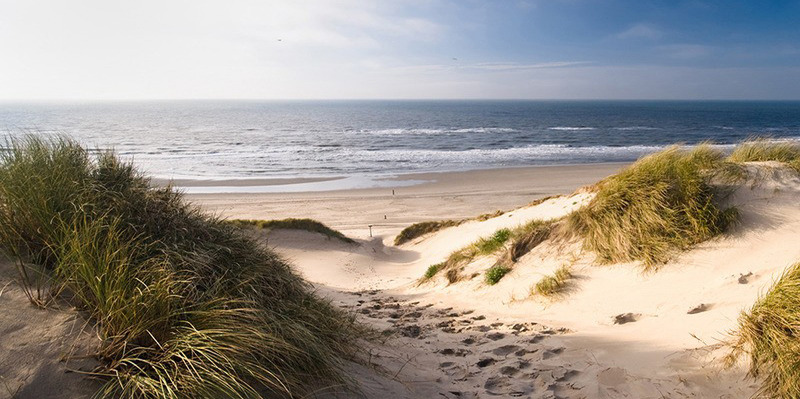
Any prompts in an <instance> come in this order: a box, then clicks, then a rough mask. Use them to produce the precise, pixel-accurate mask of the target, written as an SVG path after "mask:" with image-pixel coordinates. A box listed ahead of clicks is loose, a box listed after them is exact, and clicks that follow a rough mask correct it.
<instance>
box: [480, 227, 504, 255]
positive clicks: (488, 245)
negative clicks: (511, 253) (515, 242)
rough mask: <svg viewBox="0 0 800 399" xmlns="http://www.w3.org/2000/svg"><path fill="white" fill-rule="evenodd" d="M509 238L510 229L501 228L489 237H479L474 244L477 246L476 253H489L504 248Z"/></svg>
mask: <svg viewBox="0 0 800 399" xmlns="http://www.w3.org/2000/svg"><path fill="white" fill-rule="evenodd" d="M509 238H511V230H510V229H499V230H497V231H495V232H494V234H492V235H491V236H489V237H482V238H479V239H478V241H476V242H475V243H473V244H472V245H473V246H474V247H475V250H476V255H488V254H491V253H493V252H495V251H497V250H498V249H500V248H502V247H503V246H504V245H505V244H506V242H507V241H508V239H509Z"/></svg>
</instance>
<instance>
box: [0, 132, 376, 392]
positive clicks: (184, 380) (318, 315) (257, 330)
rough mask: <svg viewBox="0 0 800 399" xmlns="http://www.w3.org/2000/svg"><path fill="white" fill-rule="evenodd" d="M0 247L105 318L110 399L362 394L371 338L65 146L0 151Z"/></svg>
mask: <svg viewBox="0 0 800 399" xmlns="http://www.w3.org/2000/svg"><path fill="white" fill-rule="evenodd" d="M0 246H1V247H2V249H3V250H4V251H5V252H6V253H8V254H10V255H13V256H15V257H17V258H18V259H19V260H20V262H21V264H36V265H39V266H40V267H41V268H42V269H43V270H44V272H45V273H48V274H49V275H50V276H51V277H52V279H51V284H52V286H51V287H50V288H51V291H50V295H54V296H55V295H59V296H61V297H63V298H65V299H67V300H69V301H71V302H72V303H73V304H74V305H75V306H76V307H78V308H79V309H82V310H83V311H85V312H86V314H87V315H89V317H90V319H91V321H93V322H94V325H95V326H96V329H97V334H98V337H99V338H100V344H99V347H98V349H97V353H95V354H94V356H95V357H96V358H97V359H98V361H99V363H100V366H99V367H98V368H97V369H96V370H93V372H92V374H94V375H95V376H96V377H99V378H102V379H104V380H105V381H106V383H105V384H104V385H103V387H102V388H101V390H100V391H99V392H98V394H97V396H98V397H114V398H117V397H121V398H193V397H231V398H255V397H261V396H262V395H265V394H269V393H274V394H276V395H282V396H303V395H306V394H308V393H309V392H311V391H312V390H313V389H315V388H318V386H311V385H310V384H311V381H315V382H316V381H320V382H321V383H327V384H333V385H341V384H346V385H347V384H349V381H350V380H349V378H348V377H347V376H346V375H345V374H344V373H343V372H342V368H341V367H342V363H341V362H342V359H344V358H349V357H351V356H352V355H353V354H354V353H355V350H356V348H355V340H354V337H355V338H357V337H359V336H362V335H363V334H364V333H366V330H365V329H364V328H363V327H361V326H359V325H357V324H356V323H355V321H354V318H353V317H352V315H350V314H346V313H344V312H342V311H340V310H338V309H336V308H335V307H334V306H332V305H331V304H330V303H328V302H327V301H325V300H322V299H320V298H319V297H317V296H316V295H315V294H314V293H313V289H312V287H311V286H310V285H309V284H308V283H306V282H305V281H303V280H302V279H301V278H300V277H299V276H297V275H296V274H295V273H294V272H293V271H292V269H291V267H290V265H289V264H287V263H286V262H285V261H284V260H283V259H281V258H280V257H279V256H278V255H276V254H275V253H274V252H272V251H270V250H269V249H267V248H264V247H263V246H261V245H260V244H259V243H257V242H256V241H255V240H253V239H252V238H250V237H248V236H247V235H246V234H244V233H243V232H241V231H240V230H239V229H237V228H235V227H234V226H231V225H230V224H229V223H226V222H224V221H222V220H219V219H216V218H213V217H210V216H208V215H206V214H204V213H202V212H201V211H200V210H199V209H198V208H196V207H193V206H191V205H189V204H187V203H186V202H185V201H184V199H183V197H182V195H181V194H180V193H178V192H175V191H173V190H172V189H171V188H153V187H152V186H151V184H150V182H149V180H148V179H147V178H146V177H144V176H143V175H142V174H140V173H139V172H138V171H137V170H136V169H135V168H134V167H133V166H132V165H131V164H129V163H125V162H121V161H120V160H119V159H118V158H117V157H116V156H115V155H114V154H113V153H110V152H101V153H99V154H95V155H93V154H92V153H90V152H88V151H87V150H85V149H84V148H82V147H81V146H80V145H78V144H77V143H75V142H74V141H71V140H69V139H66V138H54V139H42V138H36V137H27V138H24V139H20V140H14V141H11V142H10V143H9V144H8V145H7V149H6V151H4V152H2V153H0ZM24 269H25V268H22V270H24ZM22 278H23V280H24V279H25V276H24V275H23V276H22Z"/></svg>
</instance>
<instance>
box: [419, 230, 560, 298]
mask: <svg viewBox="0 0 800 399" xmlns="http://www.w3.org/2000/svg"><path fill="white" fill-rule="evenodd" d="M555 223H556V221H552V220H550V221H542V220H533V221H530V222H528V223H526V224H524V225H521V226H519V227H516V228H513V229H508V228H502V229H498V230H496V231H495V232H494V233H493V234H492V235H491V236H488V237H481V238H479V239H477V240H475V241H474V242H473V243H471V244H470V245H467V246H466V247H464V248H461V249H459V250H457V251H455V252H453V253H452V254H450V256H449V257H448V258H447V259H446V260H445V261H444V262H442V263H437V264H435V265H431V266H430V267H428V269H427V270H426V271H425V275H424V276H423V278H422V279H421V280H420V282H425V281H428V280H430V279H431V278H433V277H434V276H435V275H436V274H438V273H439V272H440V271H446V276H447V279H448V280H449V282H450V283H455V282H457V281H459V280H460V279H461V277H462V276H461V273H460V272H461V269H463V267H464V266H466V265H468V264H469V263H470V262H472V261H473V260H475V259H476V258H478V257H479V256H486V255H491V254H496V253H497V252H500V251H501V250H504V249H506V248H507V250H506V253H505V255H503V256H501V257H500V259H499V260H498V262H497V263H496V264H495V265H494V266H492V267H491V268H490V269H489V270H487V272H486V282H487V283H488V284H489V285H494V284H496V283H497V282H498V281H500V279H502V278H503V277H504V276H505V275H506V274H507V273H508V272H509V271H511V268H512V267H513V265H514V263H516V262H517V260H518V259H519V258H520V257H522V256H523V255H525V254H527V253H528V252H530V251H531V250H532V249H533V248H535V247H536V246H538V245H539V244H541V243H542V242H543V241H544V240H546V239H547V238H549V237H550V235H551V232H552V231H553V227H554V226H555Z"/></svg>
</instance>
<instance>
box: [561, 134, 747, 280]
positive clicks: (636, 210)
mask: <svg viewBox="0 0 800 399" xmlns="http://www.w3.org/2000/svg"><path fill="white" fill-rule="evenodd" d="M722 159H723V154H722V153H721V152H719V151H716V150H714V149H712V148H711V147H710V146H707V145H700V146H697V147H695V148H693V149H691V150H687V149H684V148H681V147H678V146H673V147H670V148H668V149H666V150H663V151H661V152H658V153H655V154H651V155H648V156H645V157H643V158H641V159H640V160H638V161H637V162H636V163H634V164H633V165H631V166H629V167H628V168H626V169H624V170H623V171H621V172H620V173H619V174H617V175H614V176H611V177H609V178H607V179H605V180H604V181H602V182H601V183H600V185H599V187H598V191H597V194H596V196H595V197H594V198H593V199H592V201H591V202H590V203H589V204H588V205H587V206H585V207H583V208H581V209H579V210H577V211H575V212H573V213H572V214H570V215H569V217H568V219H567V223H568V226H569V230H570V231H572V232H574V233H577V234H578V235H580V236H582V237H583V238H584V247H585V248H586V249H588V250H592V251H594V252H595V253H597V255H598V257H599V259H600V261H602V262H605V263H613V262H627V261H636V260H638V261H641V262H642V263H643V264H644V267H645V268H646V269H651V268H654V267H656V266H657V265H659V264H661V263H664V262H666V261H667V260H668V259H669V258H670V257H671V256H672V254H673V253H674V252H675V251H677V250H683V249H688V248H689V247H691V246H692V245H695V244H697V243H699V242H702V241H705V240H707V239H709V238H711V237H714V236H716V235H718V234H720V233H722V232H723V231H724V230H725V229H726V227H727V226H729V225H730V224H731V223H732V222H734V221H735V220H736V218H737V216H738V214H737V212H736V209H735V208H727V209H722V208H720V205H719V203H720V200H721V198H722V196H723V193H722V192H721V190H720V189H718V188H715V187H713V186H712V185H711V183H710V182H711V180H712V179H713V178H715V177H716V176H718V175H719V174H720V173H722V172H720V171H723V170H724V163H723V161H722Z"/></svg>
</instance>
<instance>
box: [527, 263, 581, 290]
mask: <svg viewBox="0 0 800 399" xmlns="http://www.w3.org/2000/svg"><path fill="white" fill-rule="evenodd" d="M572 277H573V275H572V271H571V270H570V268H569V266H566V265H564V266H561V267H559V268H558V269H556V271H555V272H553V274H552V275H549V276H544V277H542V279H541V280H539V282H537V283H536V285H534V286H533V287H532V288H531V295H541V296H544V297H552V296H554V295H557V294H560V293H562V292H563V291H564V290H565V289H566V288H567V284H568V283H569V280H571V279H572Z"/></svg>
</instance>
